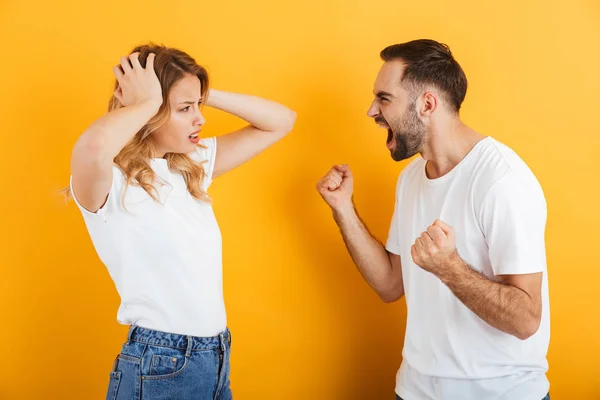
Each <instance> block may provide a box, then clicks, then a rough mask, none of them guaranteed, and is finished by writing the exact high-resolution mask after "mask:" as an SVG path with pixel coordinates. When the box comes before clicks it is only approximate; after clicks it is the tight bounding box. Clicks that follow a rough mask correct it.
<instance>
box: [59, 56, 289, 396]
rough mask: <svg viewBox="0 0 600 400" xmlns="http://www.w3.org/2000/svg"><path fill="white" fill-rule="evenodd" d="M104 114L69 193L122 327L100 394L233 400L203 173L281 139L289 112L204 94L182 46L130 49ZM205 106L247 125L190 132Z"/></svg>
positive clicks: (226, 167)
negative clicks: (112, 289) (116, 300)
mask: <svg viewBox="0 0 600 400" xmlns="http://www.w3.org/2000/svg"><path fill="white" fill-rule="evenodd" d="M113 72H114V74H115V76H116V83H115V92H114V95H113V97H112V98H111V100H110V103H109V110H110V111H109V112H108V114H106V115H104V116H103V117H101V118H100V119H98V120H97V121H95V122H94V123H93V124H92V125H91V126H90V127H89V128H88V129H87V130H86V131H85V132H84V133H83V134H82V135H81V137H80V138H79V140H78V141H77V143H76V144H75V146H74V148H73V154H72V159H71V171H72V176H71V185H70V191H71V194H72V195H73V198H74V199H75V201H76V203H77V205H78V207H79V208H80V210H81V212H82V214H83V216H84V220H85V223H86V226H87V228H88V231H89V233H90V236H91V239H92V242H93V243H94V246H95V248H96V251H97V253H98V255H99V257H100V259H101V260H102V261H103V262H104V264H105V265H106V267H107V269H108V271H109V273H110V276H111V277H112V279H113V281H114V283H115V286H116V288H117V291H118V292H119V295H120V297H121V306H120V308H119V311H118V316H117V319H118V321H119V322H120V323H122V324H127V325H130V329H129V333H128V337H127V341H126V342H125V344H124V345H123V349H122V352H121V354H119V356H118V357H117V359H116V360H115V365H114V368H113V370H112V372H111V374H110V384H109V389H108V394H107V399H113V400H114V399H119V400H120V399H140V400H156V399H178V400H182V399H192V398H193V399H211V400H212V399H223V400H227V399H231V398H232V394H231V389H230V387H229V355H230V344H231V336H230V333H229V330H228V329H227V326H226V315H225V307H224V301H223V291H222V265H221V260H222V257H221V234H220V231H219V227H218V225H217V222H216V220H215V216H214V213H213V210H212V206H211V203H210V200H209V199H208V197H207V194H206V190H207V189H208V187H209V185H210V183H211V181H212V180H213V179H214V178H216V177H218V176H220V175H223V174H224V173H226V172H228V171H230V170H232V169H234V168H236V167H238V166H239V165H241V164H243V163H244V162H246V161H248V160H249V159H251V158H252V157H254V156H256V155H257V154H259V153H260V152H262V151H263V150H265V149H266V148H267V147H269V146H271V145H272V144H274V143H275V142H277V141H278V140H280V139H281V138H283V137H284V136H285V135H286V134H287V133H288V132H289V131H290V130H291V129H292V127H293V125H294V122H295V113H294V112H293V111H291V110H290V109H288V108H286V107H284V106H282V105H280V104H277V103H274V102H271V101H268V100H264V99H260V98H256V97H252V96H247V95H242V94H234V93H226V92H221V91H217V90H209V86H208V75H207V72H206V70H205V69H204V68H202V67H201V66H199V65H198V64H197V63H196V62H195V61H194V59H193V58H191V57H190V56H189V55H187V54H186V53H184V52H182V51H179V50H176V49H172V48H167V47H163V46H156V45H145V46H140V47H137V48H135V49H134V50H133V51H132V52H131V54H130V55H129V56H128V57H123V58H121V62H120V65H119V66H116V67H114V70H113ZM202 104H205V105H207V106H209V107H214V108H216V109H219V110H223V111H225V112H229V113H231V114H233V115H236V116H238V117H240V118H241V119H243V120H245V121H247V122H248V123H249V125H248V126H247V127H245V128H243V129H240V130H238V131H235V132H232V133H229V134H227V135H222V136H219V137H218V138H214V137H213V138H209V139H200V134H201V129H202V126H203V125H204V123H205V120H204V117H203V116H202V114H201V112H200V108H201V107H200V106H201V105H202Z"/></svg>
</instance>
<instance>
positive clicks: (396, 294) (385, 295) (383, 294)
mask: <svg viewBox="0 0 600 400" xmlns="http://www.w3.org/2000/svg"><path fill="white" fill-rule="evenodd" d="M377 294H378V295H379V298H380V299H381V300H383V302H384V303H393V302H395V301H397V300H400V299H401V298H402V296H403V295H404V291H403V290H378V291H377Z"/></svg>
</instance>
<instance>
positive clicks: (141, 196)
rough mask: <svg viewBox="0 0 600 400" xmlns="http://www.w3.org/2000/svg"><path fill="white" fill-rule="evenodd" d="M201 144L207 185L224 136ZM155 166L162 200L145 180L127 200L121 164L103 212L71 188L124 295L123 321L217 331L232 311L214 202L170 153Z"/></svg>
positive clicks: (198, 332) (186, 331)
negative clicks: (202, 196)
mask: <svg viewBox="0 0 600 400" xmlns="http://www.w3.org/2000/svg"><path fill="white" fill-rule="evenodd" d="M201 144H202V145H203V146H204V148H202V147H198V148H197V151H196V152H194V153H192V154H190V157H191V158H192V159H194V160H196V161H199V162H204V164H203V167H204V170H205V173H206V177H205V178H204V181H203V189H204V190H206V189H208V187H209V185H210V183H211V180H212V174H213V169H214V163H215V155H216V150H217V141H216V138H214V137H213V138H209V139H203V140H202V141H201ZM150 167H151V168H152V170H153V171H154V172H155V173H156V175H157V176H158V177H159V178H160V180H161V181H162V182H164V184H162V185H161V184H160V183H158V182H157V184H156V185H155V187H156V188H157V190H158V193H159V198H160V202H159V203H157V202H156V201H154V200H153V199H152V198H151V197H150V196H149V195H148V193H146V192H145V191H144V190H143V189H142V188H141V187H140V186H136V185H129V186H128V187H127V190H126V192H125V197H124V203H125V204H124V205H123V201H122V200H123V191H124V190H125V177H124V175H123V173H122V172H121V170H120V169H119V168H117V167H116V166H114V167H113V179H112V186H111V189H110V193H109V195H108V199H107V201H106V204H104V206H103V207H102V208H101V209H100V210H98V211H97V212H95V213H92V212H89V211H87V210H86V209H85V208H83V207H82V206H81V205H80V204H79V203H78V202H77V193H76V192H72V193H73V197H74V198H75V202H76V203H77V205H78V207H79V209H80V210H81V212H82V214H83V217H84V220H85V224H86V226H87V228H88V231H89V234H90V237H91V239H92V242H93V244H94V247H95V249H96V252H97V253H98V256H99V257H100V259H101V260H102V262H103V263H104V264H105V265H106V267H107V269H108V272H109V274H110V276H111V277H112V279H113V281H114V283H115V286H116V288H117V291H118V293H119V295H120V297H121V306H120V307H119V311H118V313H117V320H118V321H119V322H120V323H122V324H127V325H138V326H141V327H144V328H149V329H154V330H159V331H164V332H170V333H177V334H183V335H192V336H200V337H208V336H215V335H218V334H219V333H220V332H222V331H224V330H225V328H226V315H225V304H224V300H223V283H222V254H221V232H220V230H219V226H218V224H217V221H216V219H215V215H214V213H213V209H212V205H211V203H210V202H209V201H203V200H196V199H194V198H193V197H192V196H191V195H190V193H189V192H188V190H187V187H186V184H185V181H184V179H183V176H182V175H181V174H179V173H173V172H172V171H170V170H169V168H168V166H167V160H166V159H163V158H155V159H152V160H151V161H150ZM71 190H73V187H72V185H71Z"/></svg>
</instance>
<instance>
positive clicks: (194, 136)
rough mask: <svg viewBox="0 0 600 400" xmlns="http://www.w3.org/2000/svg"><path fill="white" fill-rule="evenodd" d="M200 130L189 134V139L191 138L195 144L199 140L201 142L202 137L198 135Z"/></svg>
mask: <svg viewBox="0 0 600 400" xmlns="http://www.w3.org/2000/svg"><path fill="white" fill-rule="evenodd" d="M198 133H199V132H196V133H192V134H191V135H189V136H188V139H189V140H190V142H192V143H194V144H198V142H200V137H199V136H198Z"/></svg>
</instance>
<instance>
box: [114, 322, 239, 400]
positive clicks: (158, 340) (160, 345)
mask: <svg viewBox="0 0 600 400" xmlns="http://www.w3.org/2000/svg"><path fill="white" fill-rule="evenodd" d="M230 352H231V333H230V332H229V329H227V330H225V331H224V332H222V333H221V334H219V335H218V336H215V337H193V336H185V335H176V334H172V333H166V332H159V331H153V330H150V329H145V328H141V327H138V326H132V327H131V328H130V329H129V334H128V335H127V342H125V344H124V345H123V350H122V351H121V353H120V354H119V355H118V356H117V359H116V360H115V363H114V366H113V369H112V371H111V373H110V382H109V385H108V393H107V394H106V399H107V400H125V399H127V400H188V399H189V400H192V399H193V400H231V399H232V394H231V389H230V387H229V385H230V383H229V368H230V366H229V355H230Z"/></svg>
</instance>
